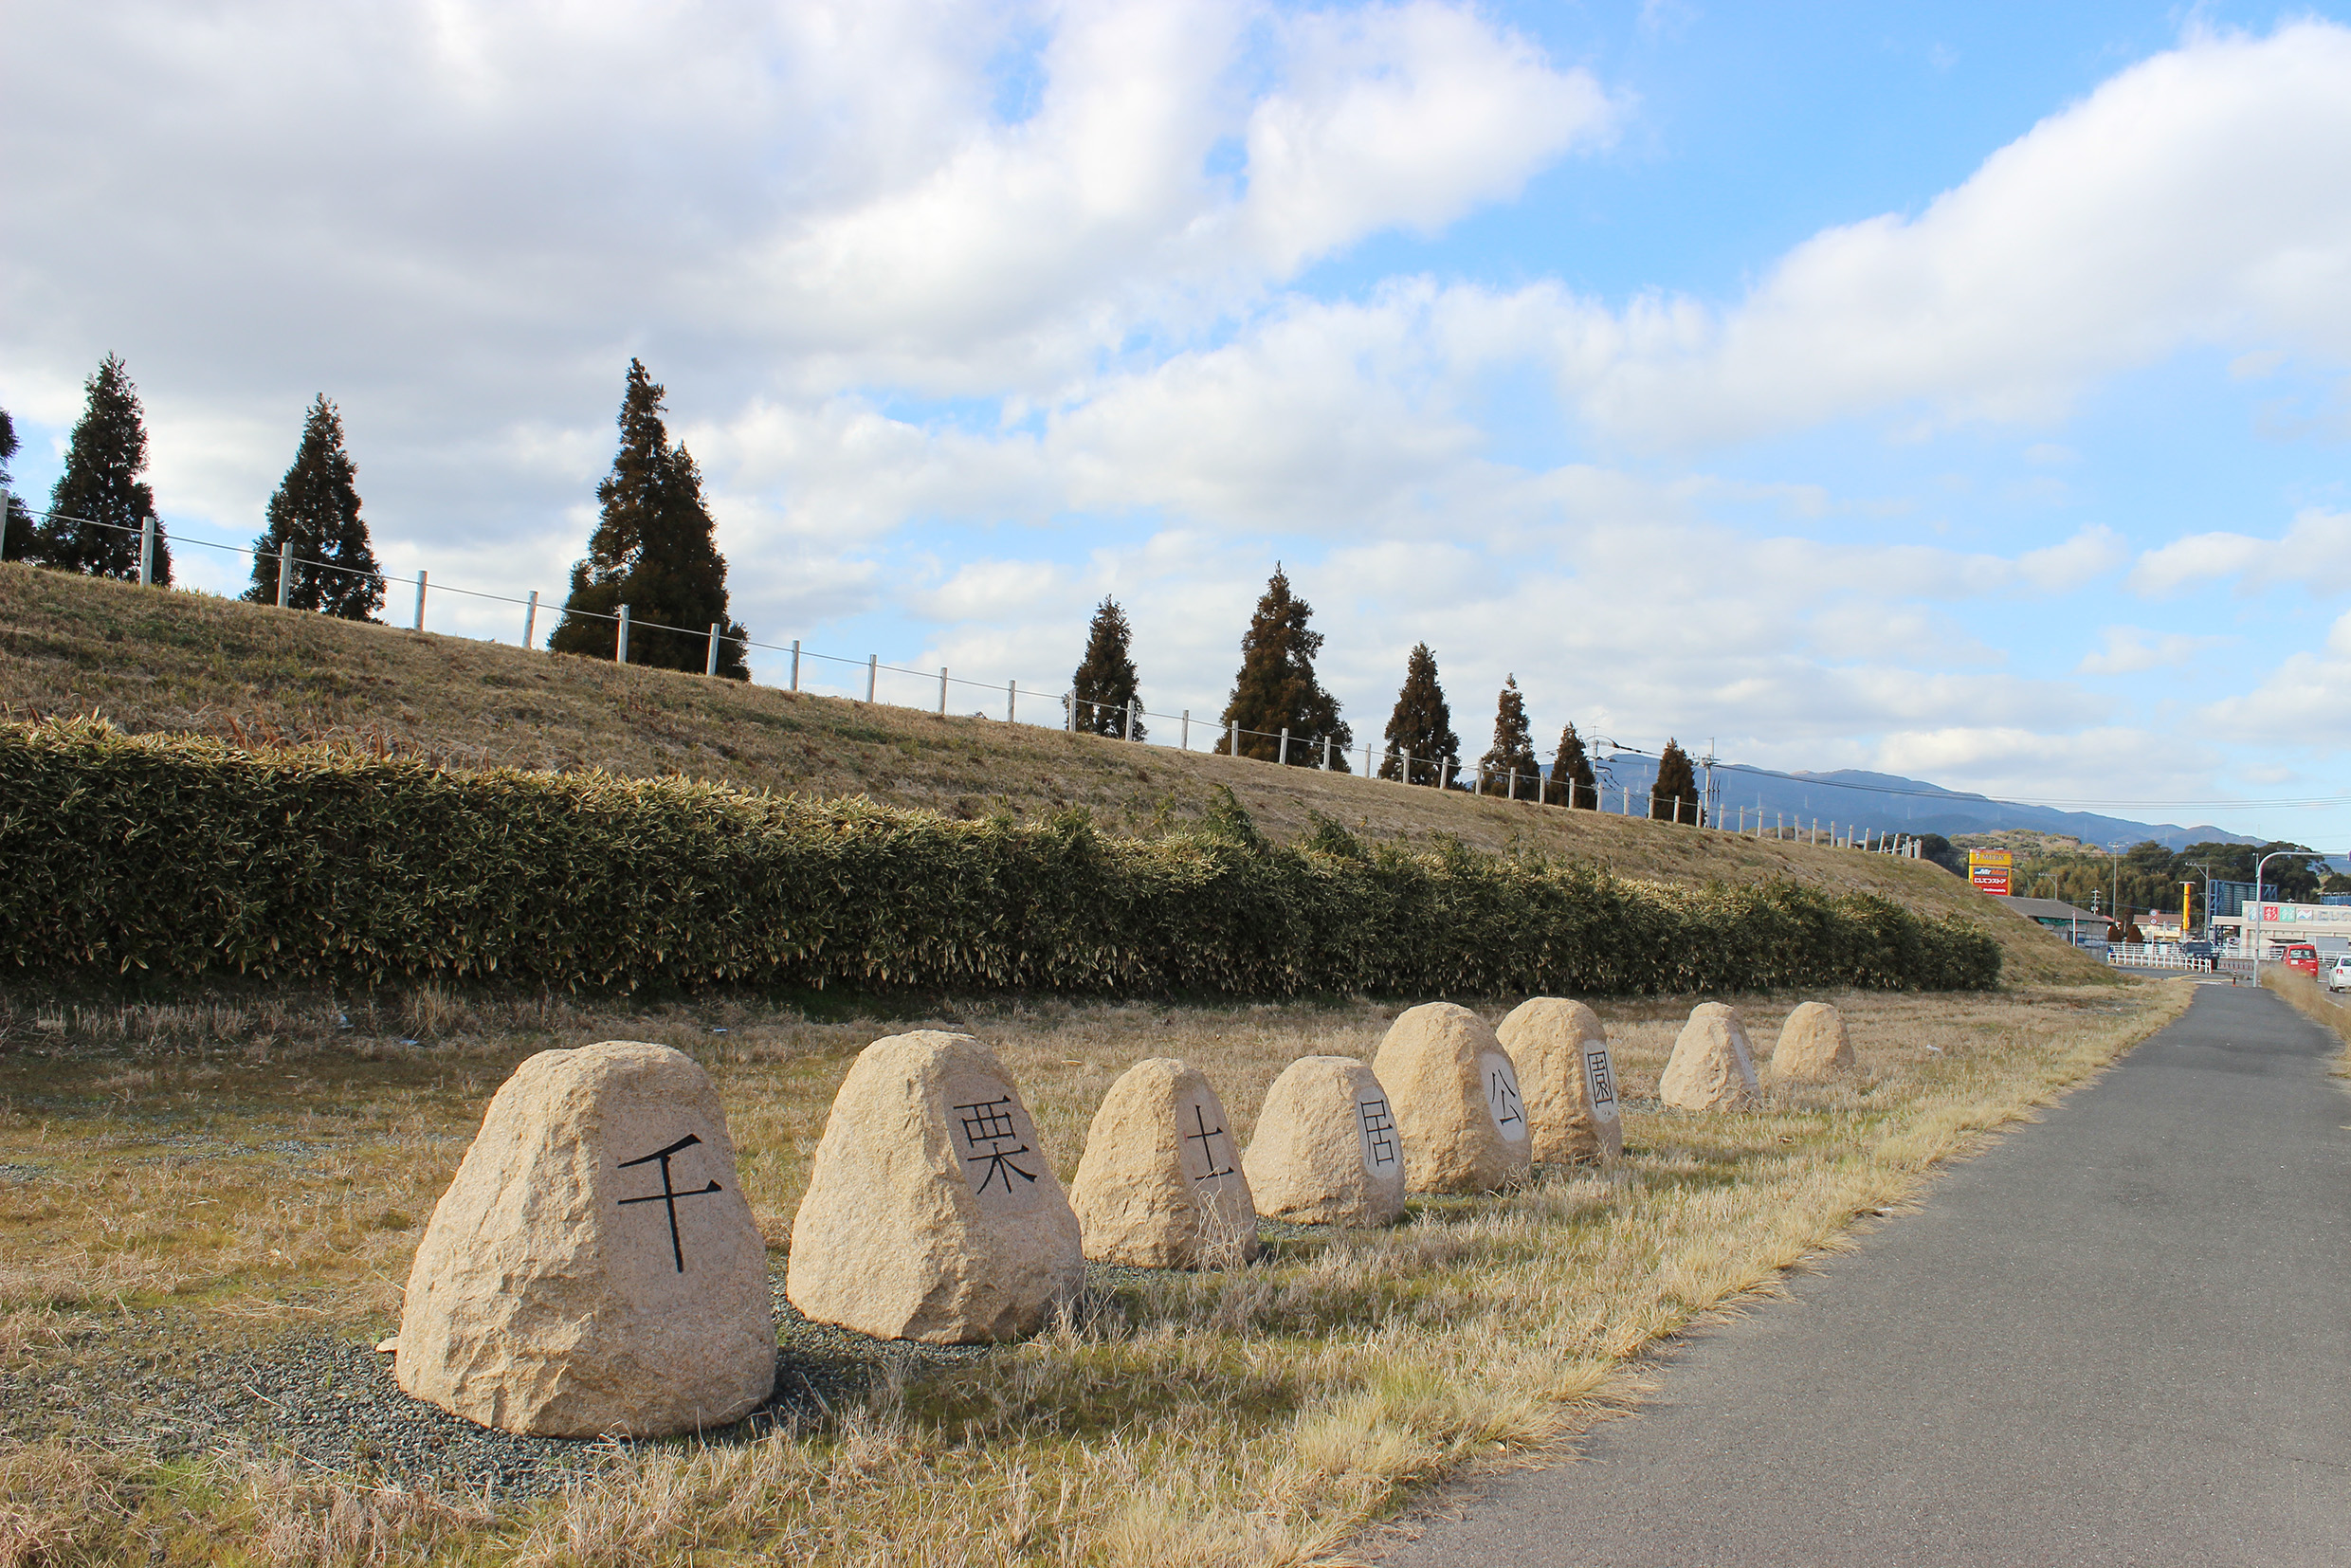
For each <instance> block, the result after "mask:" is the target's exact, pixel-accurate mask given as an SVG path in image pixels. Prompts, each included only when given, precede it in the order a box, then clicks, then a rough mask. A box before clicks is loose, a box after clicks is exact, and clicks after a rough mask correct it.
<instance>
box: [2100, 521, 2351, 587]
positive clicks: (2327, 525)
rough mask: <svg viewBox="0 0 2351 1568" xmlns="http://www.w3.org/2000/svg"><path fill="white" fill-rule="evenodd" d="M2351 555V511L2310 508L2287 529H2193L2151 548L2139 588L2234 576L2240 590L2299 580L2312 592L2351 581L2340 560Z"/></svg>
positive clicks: (2136, 577) (2133, 583)
mask: <svg viewBox="0 0 2351 1568" xmlns="http://www.w3.org/2000/svg"><path fill="white" fill-rule="evenodd" d="M2345 559H2351V514H2345V513H2342V512H2325V511H2321V510H2319V509H2318V508H2316V507H2310V508H2306V509H2305V510H2303V511H2301V512H2298V513H2296V514H2295V516H2294V520H2293V522H2292V523H2291V524H2290V525H2289V526H2288V527H2287V530H2286V532H2285V534H2284V535H2283V536H2282V537H2280V538H2274V539H2265V538H2257V537H2255V536H2253V535H2251V534H2233V533H2212V534H2192V535H2190V536H2189V537H2187V538H2181V539H2174V540H2173V541H2172V542H2171V543H2169V544H2166V545H2162V546H2160V547H2158V548H2157V549H2154V550H2150V551H2148V552H2146V553H2145V554H2144V555H2142V556H2140V557H2139V562H2138V564H2137V565H2136V566H2134V567H2133V568H2132V569H2131V574H2130V579H2129V581H2130V587H2131V590H2132V592H2133V593H2141V594H2143V595H2145V596H2147V597H2149V598H2160V597H2163V596H2165V595H2168V594H2173V593H2181V592H2184V591H2186V590H2189V589H2195V588H2208V587H2217V586H2219V585H2220V584H2222V583H2227V582H2233V583H2234V584H2235V586H2236V591H2237V592H2238V593H2257V592H2259V591H2260V590H2262V589H2265V588H2275V587H2286V586H2292V585H2295V584H2299V585H2301V586H2302V587H2304V588H2306V589H2308V590H2309V591H2310V592H2311V593H2340V592H2342V590H2343V589H2344V588H2345V587H2347V586H2351V581H2347V580H2346V578H2345V576H2344V574H2342V572H2341V571H2339V570H2337V568H2336V565H2335V563H2337V562H2340V561H2343V560H2345Z"/></svg>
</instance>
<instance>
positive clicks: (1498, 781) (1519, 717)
mask: <svg viewBox="0 0 2351 1568" xmlns="http://www.w3.org/2000/svg"><path fill="white" fill-rule="evenodd" d="M1541 768H1542V764H1541V763H1540V762H1538V761H1537V760H1536V759H1535V737H1534V735H1533V733H1532V732H1531V731H1530V730H1529V729H1528V728H1527V722H1526V700H1525V698H1524V697H1523V696H1522V694H1521V693H1520V691H1519V678H1518V677H1517V676H1516V675H1513V676H1511V677H1509V678H1508V679H1507V680H1505V681H1504V682H1503V686H1502V696H1501V698H1500V699H1499V700H1498V701H1497V702H1496V703H1495V707H1494V744H1493V745H1492V746H1491V747H1489V748H1488V749H1487V751H1486V753H1485V757H1483V758H1481V759H1480V761H1479V764H1478V788H1479V789H1480V790H1481V791H1483V792H1484V793H1487V794H1499V795H1508V794H1511V793H1514V786H1513V783H1512V779H1513V776H1514V775H1515V777H1516V780H1517V783H1516V785H1515V793H1519V794H1522V795H1525V796H1527V797H1528V798H1530V799H1532V798H1534V796H1535V795H1536V794H1537V793H1539V789H1538V786H1539V784H1540V779H1541V776H1542V775H1541Z"/></svg>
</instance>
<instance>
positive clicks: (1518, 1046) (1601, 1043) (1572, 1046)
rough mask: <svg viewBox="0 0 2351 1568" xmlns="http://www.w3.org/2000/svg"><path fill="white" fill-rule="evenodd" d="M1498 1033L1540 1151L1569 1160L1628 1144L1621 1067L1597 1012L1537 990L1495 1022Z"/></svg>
mask: <svg viewBox="0 0 2351 1568" xmlns="http://www.w3.org/2000/svg"><path fill="white" fill-rule="evenodd" d="M1494 1037H1495V1038H1496V1039H1497V1040H1500V1041H1501V1042H1502V1046H1503V1048H1504V1050H1506V1051H1508V1052H1509V1053H1510V1060H1511V1062H1512V1063H1513V1064H1514V1065H1515V1066H1516V1067H1518V1069H1519V1092H1520V1093H1521V1094H1522V1095H1524V1096H1525V1097H1526V1121H1527V1126H1528V1127H1529V1129H1530V1131H1531V1135H1532V1137H1533V1139H1534V1155H1535V1158H1536V1159H1538V1160H1540V1161H1541V1162H1542V1163H1544V1164H1547V1165H1565V1164H1570V1163H1573V1162H1575V1161H1576V1160H1584V1159H1614V1158H1616V1157H1617V1156H1619V1155H1621V1154H1623V1153H1624V1152H1625V1123H1624V1119H1623V1117H1621V1116H1620V1115H1618V1114H1617V1113H1618V1106H1617V1103H1616V1067H1615V1063H1614V1062H1613V1060H1612V1059H1611V1057H1610V1055H1609V1049H1608V1030H1606V1029H1604V1028H1602V1027H1601V1024H1600V1015H1599V1014H1598V1013H1596V1012H1593V1011H1592V1010H1591V1009H1590V1008H1588V1007H1586V1006H1584V1004H1583V1003H1581V1002H1576V1001H1570V1000H1568V999H1567V998H1566V997H1563V996H1532V997H1529V998H1528V999H1527V1000H1525V1001H1523V1002H1521V1003H1520V1004H1519V1005H1518V1006H1517V1007H1515V1008H1513V1009H1511V1010H1510V1014H1509V1016H1508V1017H1506V1018H1504V1019H1503V1021H1502V1022H1501V1023H1500V1024H1498V1025H1496V1026H1495V1028H1494Z"/></svg>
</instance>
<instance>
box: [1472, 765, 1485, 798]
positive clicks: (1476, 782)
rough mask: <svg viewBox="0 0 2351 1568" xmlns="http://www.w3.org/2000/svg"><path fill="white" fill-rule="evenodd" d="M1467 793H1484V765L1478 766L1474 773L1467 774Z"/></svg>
mask: <svg viewBox="0 0 2351 1568" xmlns="http://www.w3.org/2000/svg"><path fill="white" fill-rule="evenodd" d="M1469 793H1471V794H1473V795H1482V794H1484V793H1485V768H1484V767H1480V768H1479V769H1478V771H1477V772H1476V773H1474V774H1471V775H1469Z"/></svg>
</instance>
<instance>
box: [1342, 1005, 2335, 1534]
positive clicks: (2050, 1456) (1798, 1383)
mask: <svg viewBox="0 0 2351 1568" xmlns="http://www.w3.org/2000/svg"><path fill="white" fill-rule="evenodd" d="M2338 1044H2339V1043H2338V1042H2337V1041H2335V1040H2334V1038H2333V1037H2332V1036H2331V1035H2329V1034H2327V1033H2326V1032H2325V1031H2324V1030H2321V1029H2319V1028H2318V1027H2317V1026H2316V1025H2313V1024H2311V1023H2309V1022H2307V1021H2306V1020H2305V1019H2303V1018H2302V1017H2301V1016H2299V1015H2298V1014H2296V1013H2295V1012H2292V1010H2290V1009H2289V1008H2287V1006H2286V1004H2285V1003H2283V1002H2281V1001H2279V1000H2278V999H2277V998H2276V997H2275V996H2273V995H2271V994H2269V993H2267V992H2260V991H2252V990H2248V989H2243V988H2237V989H2231V988H2228V987H2221V986H2205V987H2201V988H2199V990H2198V992H2197V994H2196V1005H2195V1006H2194V1007H2193V1008H2192V1009H2190V1011H2189V1012H2188V1013H2187V1014H2186V1015H2185V1016H2184V1017H2182V1018H2181V1019H2180V1020H2179V1022H2178V1023H2176V1024H2174V1025H2173V1026H2172V1027H2171V1028H2169V1029H2167V1030H2163V1031H2162V1032H2161V1033H2160V1034H2157V1035H2155V1036H2154V1037H2153V1038H2151V1039H2149V1040H2147V1041H2146V1042H2144V1043H2143V1044H2141V1046H2140V1047H2139V1048H2137V1049H2136V1050H2134V1051H2133V1052H2132V1053H2131V1054H2130V1055H2129V1056H2128V1057H2126V1058H2125V1059H2124V1060H2123V1064H2122V1065H2121V1066H2120V1067H2117V1068H2115V1069H2114V1070H2113V1071H2112V1072H2110V1073H2108V1074H2107V1076H2106V1077H2105V1079H2104V1080H2102V1081H2101V1082H2100V1083H2098V1084H2097V1085H2093V1086H2092V1087H2089V1088H2087V1089H2083V1090H2079V1091H2077V1092H2076V1093H2075V1094H2073V1095H2072V1096H2071V1097H2070V1098H2069V1099H2068V1100H2066V1101H2065V1102H2063V1103H2060V1104H2059V1105H2057V1106H2055V1107H2053V1108H2052V1109H2051V1110H2050V1112H2049V1113H2048V1120H2047V1121H2043V1122H2040V1123H2037V1124H2033V1125H2030V1126H2025V1127H2020V1128H2018V1129H2016V1130H2014V1132H2012V1133H2011V1134H2010V1135H2009V1137H2008V1138H2007V1139H2006V1140H2003V1141H2002V1142H2000V1143H1998V1144H1997V1145H1996V1146H1995V1147H1993V1148H1992V1149H1991V1150H1989V1151H1987V1152H1986V1153H1985V1154H1983V1155H1982V1156H1980V1157H1979V1158H1976V1159H1973V1160H1969V1161H1966V1162H1963V1163H1961V1164H1959V1165H1956V1166H1954V1167H1952V1168H1951V1169H1950V1171H1949V1172H1948V1173H1947V1174H1946V1175H1944V1176H1942V1177H1941V1178H1940V1179H1939V1180H1937V1181H1936V1182H1935V1184H1934V1185H1933V1186H1932V1188H1931V1189H1930V1190H1929V1192H1928V1194H1927V1197H1926V1202H1925V1206H1924V1208H1923V1211H1922V1212H1919V1213H1917V1214H1913V1215H1908V1216H1905V1217H1903V1218H1899V1219H1895V1220H1892V1221H1890V1222H1888V1223H1887V1224H1886V1226H1884V1227H1883V1228H1882V1229H1881V1230H1880V1231H1878V1232H1877V1233H1876V1234H1875V1235H1873V1236H1871V1237H1869V1238H1868V1239H1867V1240H1865V1241H1864V1243H1863V1245H1862V1248H1861V1249H1860V1250H1859V1251H1858V1252H1855V1253H1852V1254H1850V1255H1847V1256H1843V1257H1839V1258H1834V1259H1832V1260H1830V1261H1828V1262H1827V1263H1826V1264H1824V1265H1823V1267H1822V1268H1821V1270H1820V1272H1818V1273H1813V1274H1805V1275H1798V1276H1793V1277H1791V1279H1790V1281H1789V1285H1790V1287H1791V1289H1792V1291H1793V1293H1794V1295H1795V1301H1794V1302H1781V1303H1768V1304H1763V1305H1761V1306H1759V1308H1758V1309H1756V1310H1755V1311H1754V1312H1752V1313H1750V1314H1748V1315H1747V1316H1745V1317H1743V1318H1740V1319H1738V1320H1736V1321H1734V1322H1729V1323H1727V1324H1725V1325H1723V1326H1722V1327H1721V1328H1719V1329H1715V1330H1711V1331H1707V1332H1705V1333H1703V1334H1701V1335H1699V1336H1696V1337H1695V1338H1694V1339H1693V1340H1692V1342H1691V1343H1690V1344H1689V1346H1688V1347H1687V1348H1686V1350H1684V1351H1683V1352H1682V1353H1680V1354H1679V1355H1678V1356H1676V1357H1675V1358H1672V1359H1671V1361H1669V1363H1668V1365H1667V1367H1666V1368H1665V1370H1664V1373H1663V1376H1662V1379H1661V1383H1662V1386H1661V1388H1660V1390H1659V1393H1658V1395H1657V1396H1656V1397H1654V1398H1652V1399H1651V1400H1649V1402H1648V1403H1646V1404H1645V1405H1644V1406H1643V1407H1642V1410H1641V1413H1638V1414H1635V1415H1633V1416H1631V1417H1630V1418H1627V1419H1624V1420H1618V1421H1611V1422H1607V1423H1604V1424H1603V1425H1602V1426H1601V1427H1600V1428H1599V1429H1598V1430H1597V1431H1595V1432H1594V1433H1593V1434H1592V1435H1591V1436H1590V1437H1589V1438H1587V1439H1586V1440H1585V1443H1584V1445H1583V1448H1582V1449H1581V1453H1582V1458H1581V1459H1580V1461H1578V1462H1575V1463H1568V1464H1562V1465H1558V1466H1556V1467H1554V1468H1548V1469H1544V1470H1539V1471H1532V1472H1524V1473H1521V1474H1516V1475H1504V1476H1501V1477H1498V1478H1496V1479H1495V1480H1493V1481H1492V1482H1491V1483H1489V1484H1487V1485H1485V1486H1482V1487H1481V1488H1479V1490H1480V1493H1481V1494H1482V1495H1477V1496H1474V1497H1472V1498H1470V1499H1468V1500H1467V1501H1466V1502H1465V1503H1464V1504H1462V1510H1461V1511H1462V1514H1463V1517H1462V1518H1460V1519H1458V1520H1451V1519H1439V1520H1437V1521H1435V1522H1431V1523H1430V1524H1429V1525H1428V1526H1427V1531H1426V1533H1425V1534H1424V1535H1423V1536H1422V1537H1421V1539H1420V1540H1418V1541H1414V1542H1411V1543H1409V1544H1402V1545H1397V1546H1394V1547H1392V1548H1388V1549H1385V1550H1381V1549H1379V1548H1375V1551H1376V1553H1377V1555H1378V1559H1379V1560H1380V1561H1381V1562H1382V1563H1384V1564H1388V1565H1390V1568H1454V1565H1461V1568H1467V1565H1473V1564H1474V1565H1485V1564H1510V1563H1527V1564H1562V1565H1564V1564H1578V1565H1582V1564H1606V1565H1610V1568H1633V1565H1643V1568H1646V1565H1649V1564H1659V1565H1665V1564H1670V1565H1673V1568H1745V1565H1748V1564H1767V1563H1768V1564H1782V1563H1785V1564H1836V1565H1839V1568H1843V1565H1849V1564H1850V1565H1862V1564H1870V1565H1875V1564H1881V1563H1886V1564H1890V1563H1904V1564H1908V1563H1954V1564H1987V1565H1988V1564H2010V1563H2014V1564H2035V1565H2039V1564H2053V1563H2097V1564H2105V1563H2130V1564H2174V1563H2178V1564H2189V1563H2193V1564H2198V1565H2204V1564H2218V1563H2232V1564H2233V1563H2281V1564H2283V1563H2293V1564H2300V1563H2326V1564H2351V1130H2346V1123H2351V1097H2346V1096H2344V1095H2343V1094H2342V1091H2341V1090H2339V1089H2337V1088H2336V1087H2334V1086H2333V1085H2331V1084H2330V1083H2329V1082H2328V1080H2327V1076H2326V1068H2327V1062H2328V1059H2329V1058H2330V1057H2331V1055H2332V1054H2333V1052H2334V1050H2335V1049H2336V1048H2338Z"/></svg>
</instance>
